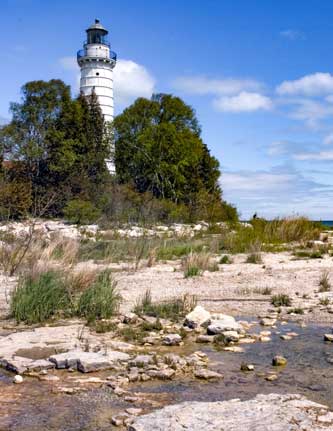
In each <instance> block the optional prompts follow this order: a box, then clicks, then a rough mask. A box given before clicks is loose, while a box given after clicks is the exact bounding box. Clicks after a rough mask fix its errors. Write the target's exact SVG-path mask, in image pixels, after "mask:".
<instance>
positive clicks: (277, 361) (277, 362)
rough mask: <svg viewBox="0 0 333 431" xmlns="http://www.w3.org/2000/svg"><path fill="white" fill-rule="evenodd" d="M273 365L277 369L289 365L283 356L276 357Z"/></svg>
mask: <svg viewBox="0 0 333 431" xmlns="http://www.w3.org/2000/svg"><path fill="white" fill-rule="evenodd" d="M272 365H274V366H275V367H281V366H284V365H287V359H286V358H285V357H283V356H279V355H276V356H274V358H273V360H272Z"/></svg>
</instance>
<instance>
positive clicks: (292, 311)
mask: <svg viewBox="0 0 333 431" xmlns="http://www.w3.org/2000/svg"><path fill="white" fill-rule="evenodd" d="M287 313H288V314H304V310H303V308H302V307H295V308H291V309H290V310H288V311H287Z"/></svg>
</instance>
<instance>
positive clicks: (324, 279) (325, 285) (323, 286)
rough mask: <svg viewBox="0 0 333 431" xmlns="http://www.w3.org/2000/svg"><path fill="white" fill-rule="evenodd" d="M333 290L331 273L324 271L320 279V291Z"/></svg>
mask: <svg viewBox="0 0 333 431" xmlns="http://www.w3.org/2000/svg"><path fill="white" fill-rule="evenodd" d="M330 290H331V283H330V273H329V272H328V271H323V273H322V275H321V277H320V280H319V292H328V291H330Z"/></svg>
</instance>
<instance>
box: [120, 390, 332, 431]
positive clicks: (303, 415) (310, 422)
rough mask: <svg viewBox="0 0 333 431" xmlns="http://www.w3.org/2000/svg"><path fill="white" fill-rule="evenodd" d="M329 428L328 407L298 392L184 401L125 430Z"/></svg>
mask: <svg viewBox="0 0 333 431" xmlns="http://www.w3.org/2000/svg"><path fill="white" fill-rule="evenodd" d="M184 430H191V431H202V430H205V431H241V430H247V431H300V430H302V431H322V430H326V431H332V430H333V415H332V413H331V412H329V410H328V407H326V406H323V405H321V404H317V403H314V402H312V401H309V400H307V399H306V398H305V397H303V396H301V395H294V394H287V395H279V394H270V395H257V396H256V397H255V398H254V399H252V400H248V401H240V400H238V399H236V400H230V401H219V402H211V403H210V402H207V403H204V402H192V401H191V402H185V403H182V404H176V405H171V406H167V407H164V408H163V409H161V410H157V411H155V412H153V413H150V414H148V415H144V416H141V417H139V418H136V419H135V420H134V422H133V423H132V425H130V426H129V427H128V431H184Z"/></svg>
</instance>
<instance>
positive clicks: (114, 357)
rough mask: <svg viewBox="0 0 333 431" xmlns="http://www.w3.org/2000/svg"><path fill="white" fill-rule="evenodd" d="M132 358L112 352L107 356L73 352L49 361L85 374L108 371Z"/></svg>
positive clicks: (61, 354) (80, 351) (54, 357)
mask: <svg viewBox="0 0 333 431" xmlns="http://www.w3.org/2000/svg"><path fill="white" fill-rule="evenodd" d="M129 358H130V356H129V355H128V354H127V353H124V352H117V351H110V352H107V354H105V355H104V354H102V353H99V352H97V353H95V352H84V351H82V350H72V351H70V352H66V353H60V354H58V355H52V356H50V358H49V360H50V361H51V362H53V363H54V364H55V366H56V367H57V368H74V369H77V370H78V371H82V372H83V373H90V372H93V371H100V370H107V369H108V368H111V367H112V366H113V365H114V364H115V363H116V362H121V361H128V360H129Z"/></svg>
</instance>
